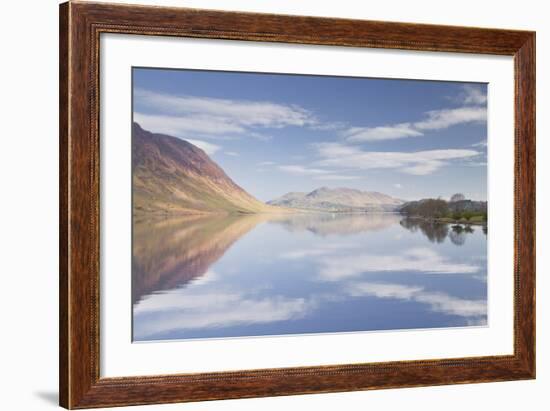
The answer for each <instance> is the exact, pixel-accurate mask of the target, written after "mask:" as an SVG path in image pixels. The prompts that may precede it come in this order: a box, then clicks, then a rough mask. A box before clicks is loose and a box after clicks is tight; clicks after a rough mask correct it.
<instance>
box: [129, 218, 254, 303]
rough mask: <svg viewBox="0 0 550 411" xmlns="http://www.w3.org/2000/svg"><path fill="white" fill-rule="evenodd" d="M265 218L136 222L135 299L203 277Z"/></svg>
mask: <svg viewBox="0 0 550 411" xmlns="http://www.w3.org/2000/svg"><path fill="white" fill-rule="evenodd" d="M262 220H263V218H262V217H261V216H260V215H248V216H227V215H209V216H201V215H192V216H185V217H179V218H166V219H154V220H142V221H135V222H134V232H133V256H132V281H133V284H132V285H133V286H132V302H133V303H136V302H138V301H139V300H140V299H141V297H142V296H143V295H146V294H151V293H153V292H157V291H161V290H168V289H172V288H175V287H181V286H183V285H185V284H187V283H189V282H190V281H192V280H193V279H196V278H198V277H200V276H202V275H203V274H204V273H205V272H206V271H207V270H208V267H210V266H211V265H212V264H213V263H214V262H216V261H217V260H218V259H219V258H220V257H221V256H223V254H224V253H225V252H226V251H227V249H228V248H229V247H230V246H231V245H232V244H233V243H234V242H235V241H237V240H238V239H239V238H241V237H242V236H243V235H244V234H246V233H247V232H249V231H250V230H251V229H252V228H254V227H255V226H256V225H257V224H258V223H259V222H261V221H262Z"/></svg>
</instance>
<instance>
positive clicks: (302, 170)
mask: <svg viewBox="0 0 550 411" xmlns="http://www.w3.org/2000/svg"><path fill="white" fill-rule="evenodd" d="M278 168H279V170H281V171H284V172H287V173H290V174H294V175H299V176H318V175H323V174H329V173H330V171H328V170H323V169H320V168H309V167H306V166H302V165H298V164H288V165H281V166H279V167H278Z"/></svg>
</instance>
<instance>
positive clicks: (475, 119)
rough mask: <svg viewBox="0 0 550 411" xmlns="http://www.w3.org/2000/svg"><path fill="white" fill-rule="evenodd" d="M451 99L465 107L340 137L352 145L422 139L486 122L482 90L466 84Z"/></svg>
mask: <svg viewBox="0 0 550 411" xmlns="http://www.w3.org/2000/svg"><path fill="white" fill-rule="evenodd" d="M452 99H453V100H455V101H457V102H458V103H460V104H461V105H462V107H458V108H445V109H439V110H431V111H427V112H426V113H424V118H422V119H420V120H418V121H415V122H407V123H396V124H386V125H381V126H375V127H349V128H347V129H345V130H343V131H342V132H341V135H342V136H343V137H344V138H345V139H346V140H347V141H349V142H352V143H360V142H367V141H384V140H396V139H401V138H408V137H418V136H423V135H424V134H425V133H426V132H428V131H434V130H442V129H446V128H449V127H452V126H455V125H459V124H467V123H482V122H484V121H486V120H487V109H486V103H487V94H486V93H485V91H484V89H483V88H481V87H479V86H476V85H471V84H467V85H464V86H463V87H462V91H461V92H460V93H459V94H458V96H454V97H452ZM342 127H343V126H342Z"/></svg>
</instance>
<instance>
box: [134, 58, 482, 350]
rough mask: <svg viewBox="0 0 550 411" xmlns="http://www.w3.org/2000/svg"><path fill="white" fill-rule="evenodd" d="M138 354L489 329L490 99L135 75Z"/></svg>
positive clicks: (260, 77) (197, 74) (441, 86)
mask: <svg viewBox="0 0 550 411" xmlns="http://www.w3.org/2000/svg"><path fill="white" fill-rule="evenodd" d="M130 127H131V138H132V205H131V207H132V256H131V258H132V302H131V304H132V338H133V341H134V342H153V341H157V342H160V341H170V340H187V339H204V338H236V337H259V336H286V335H311V336H314V335H318V334H322V333H344V332H392V331H407V330H420V329H432V330H437V329H448V328H453V327H455V328H458V327H484V326H487V236H488V224H487V222H488V214H487V211H488V204H487V84H485V83H465V82H453V81H425V80H405V79H379V78H363V77H339V76H326V75H323V76H320V75H297V74H274V73H248V72H224V71H208V70H187V69H164V68H146V67H134V68H133V69H132V124H131V125H130Z"/></svg>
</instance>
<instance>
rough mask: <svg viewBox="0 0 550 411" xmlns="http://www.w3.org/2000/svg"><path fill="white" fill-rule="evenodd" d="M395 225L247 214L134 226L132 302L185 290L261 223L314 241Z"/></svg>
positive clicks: (381, 218)
mask: <svg viewBox="0 0 550 411" xmlns="http://www.w3.org/2000/svg"><path fill="white" fill-rule="evenodd" d="M398 221H399V216H397V215H395V214H389V213H388V214H372V215H368V216H367V217H365V214H361V215H358V214H329V213H301V214H249V215H225V214H219V215H216V214H213V215H206V216H205V215H188V216H182V217H178V218H164V219H163V218H156V219H150V220H138V221H134V232H133V256H132V271H133V274H132V281H133V287H132V302H133V303H134V304H135V303H137V302H138V301H139V300H140V299H141V298H142V297H143V296H144V295H147V294H152V293H154V292H158V291H162V290H168V289H172V288H175V287H181V286H185V285H186V284H187V283H189V282H191V281H193V280H195V279H197V278H199V277H201V276H202V275H204V274H205V273H206V272H207V270H208V268H209V267H210V266H211V265H212V264H214V263H215V262H216V261H217V260H219V259H220V258H221V257H222V256H223V255H224V253H225V252H226V251H227V250H228V249H229V248H230V247H231V245H232V244H234V243H235V242H236V241H237V240H239V239H240V238H241V237H242V236H244V235H245V234H246V233H248V232H249V231H250V230H252V229H253V228H254V227H256V226H257V225H258V224H260V223H264V222H270V223H273V224H277V225H281V226H283V227H284V228H285V229H286V230H288V231H290V232H299V231H308V232H311V233H313V234H315V235H318V236H327V235H333V234H334V235H348V234H356V233H361V232H366V231H377V230H382V229H384V228H386V227H388V226H390V225H392V224H395V223H396V222H398Z"/></svg>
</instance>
